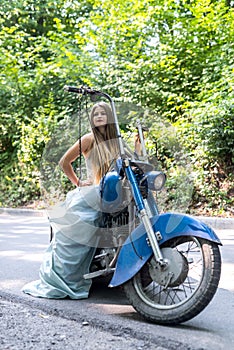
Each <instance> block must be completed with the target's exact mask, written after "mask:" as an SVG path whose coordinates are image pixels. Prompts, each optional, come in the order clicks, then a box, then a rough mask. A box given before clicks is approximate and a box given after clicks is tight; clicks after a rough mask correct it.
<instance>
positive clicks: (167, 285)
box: [124, 236, 221, 325]
mask: <svg viewBox="0 0 234 350" xmlns="http://www.w3.org/2000/svg"><path fill="white" fill-rule="evenodd" d="M161 250H162V254H163V256H164V258H166V259H167V260H168V261H169V265H168V268H167V269H165V270H164V271H163V270H161V269H159V268H158V265H157V264H156V261H155V258H154V257H152V258H151V259H150V260H149V261H148V262H147V263H146V264H145V265H144V266H143V267H142V268H141V270H140V271H139V272H138V273H137V274H136V275H135V276H134V277H133V278H132V279H131V280H129V281H128V282H126V283H125V285H124V290H125V293H126V296H127V298H128V299H129V301H130V303H131V304H132V306H133V307H134V308H135V309H136V311H138V312H139V314H140V315H141V316H143V317H144V318H145V319H147V320H149V321H151V322H155V323H158V324H165V325H173V324H178V323H181V322H185V321H188V320H190V319H191V318H193V317H195V316H196V315H198V314H199V313H200V312H201V311H202V310H203V309H204V308H205V307H206V306H207V305H208V304H209V302H210V301H211V299H212V298H213V296H214V294H215V292H216V290H217V288H218V283H219V279H220V273H221V257H220V252H219V247H218V245H217V244H215V243H213V242H210V241H207V240H204V239H201V238H196V237H193V236H186V237H185V236H184V237H177V238H173V239H172V240H170V241H168V242H166V243H165V244H164V245H163V246H161Z"/></svg>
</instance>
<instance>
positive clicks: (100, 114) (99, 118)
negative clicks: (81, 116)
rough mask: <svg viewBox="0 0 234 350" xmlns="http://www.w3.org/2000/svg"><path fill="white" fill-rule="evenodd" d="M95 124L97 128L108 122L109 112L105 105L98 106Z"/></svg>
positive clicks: (95, 113) (94, 117) (94, 118)
mask: <svg viewBox="0 0 234 350" xmlns="http://www.w3.org/2000/svg"><path fill="white" fill-rule="evenodd" d="M93 124H94V126H95V127H96V128H99V127H100V126H105V125H106V124H107V114H106V111H105V109H104V108H103V107H100V106H98V107H96V108H95V110H94V113H93Z"/></svg>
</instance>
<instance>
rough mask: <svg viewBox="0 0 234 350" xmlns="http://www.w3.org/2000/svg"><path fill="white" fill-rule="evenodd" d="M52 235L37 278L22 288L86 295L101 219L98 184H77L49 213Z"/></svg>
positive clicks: (57, 296) (76, 296)
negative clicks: (86, 277) (87, 278)
mask: <svg viewBox="0 0 234 350" xmlns="http://www.w3.org/2000/svg"><path fill="white" fill-rule="evenodd" d="M49 217H50V224H51V226H52V229H53V233H54V236H53V239H52V241H51V243H50V245H49V247H48V248H47V250H46V251H45V254H44V258H43V262H42V264H41V267H40V271H39V277H40V279H39V280H37V281H33V282H30V283H28V284H26V285H25V286H24V287H23V289H22V291H23V292H24V293H27V294H30V295H32V296H34V297H42V298H55V299H60V298H65V297H70V298H71V299H83V298H87V297H88V295H89V289H90V287H91V280H85V279H84V278H83V275H84V274H86V273H88V272H89V267H90V263H91V261H92V258H93V255H94V251H95V247H96V246H97V241H98V237H97V230H98V225H99V220H100V197H99V190H98V186H87V187H80V188H76V189H75V190H73V191H70V192H69V193H68V194H67V197H66V200H65V202H64V203H63V204H60V205H58V206H57V207H54V208H53V210H52V211H51V212H50V214H49Z"/></svg>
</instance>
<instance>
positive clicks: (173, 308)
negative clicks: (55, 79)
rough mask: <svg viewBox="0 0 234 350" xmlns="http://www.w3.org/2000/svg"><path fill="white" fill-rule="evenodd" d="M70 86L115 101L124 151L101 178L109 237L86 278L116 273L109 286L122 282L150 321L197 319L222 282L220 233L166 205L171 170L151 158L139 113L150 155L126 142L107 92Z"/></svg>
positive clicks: (105, 236)
mask: <svg viewBox="0 0 234 350" xmlns="http://www.w3.org/2000/svg"><path fill="white" fill-rule="evenodd" d="M64 89H65V90H66V91H68V92H73V93H78V94H82V95H90V96H91V97H93V96H102V97H104V98H106V99H107V100H108V101H109V103H110V106H111V109H112V112H113V116H114V120H115V125H116V130H117V137H118V145H119V158H118V159H117V161H116V164H115V166H114V168H113V169H111V170H110V171H109V172H108V173H107V174H106V175H105V176H104V177H103V179H102V180H101V183H100V195H101V199H102V208H103V215H102V218H103V220H102V225H101V226H102V227H101V228H100V231H101V234H100V239H101V240H102V243H100V244H99V245H98V247H97V248H96V252H95V254H94V258H93V261H92V263H91V267H90V272H89V273H88V274H86V275H84V278H85V279H93V278H96V277H99V276H111V279H110V283H109V287H111V288H114V287H117V286H123V289H124V292H125V294H126V297H127V298H128V300H129V302H130V304H131V305H132V306H133V308H134V309H135V310H136V311H137V312H138V313H139V314H140V315H141V316H142V317H143V318H144V319H146V320H148V321H151V322H154V323H157V324H163V325H175V324H178V323H182V322H185V321H188V320H190V319H192V318H193V317H195V316H196V315H198V314H199V313H200V312H201V311H202V310H203V309H204V308H205V307H206V306H207V305H208V304H209V303H210V301H211V299H212V298H213V296H214V294H215V293H216V290H217V288H218V283H219V279H220V273H221V257H220V251H219V246H220V245H221V242H220V240H219V238H218V237H217V235H216V234H215V232H214V231H213V230H212V229H211V228H210V227H208V226H206V225H205V224H204V223H202V222H200V221H198V220H196V219H194V218H193V217H190V216H188V215H182V214H177V213H163V214H160V213H159V210H158V207H157V201H156V199H155V195H154V194H155V193H157V191H161V190H162V188H163V187H164V185H165V181H166V176H165V174H164V173H163V172H161V171H157V170H154V167H153V166H152V165H151V164H150V163H149V162H148V159H147V152H146V149H145V144H144V136H143V131H142V126H141V124H140V122H139V121H138V134H139V137H140V140H141V145H142V153H143V160H139V159H138V158H137V156H135V157H132V155H130V153H129V152H128V150H126V147H125V145H124V142H123V140H122V137H121V132H120V127H119V123H118V118H117V113H116V109H115V104H114V101H113V99H112V98H111V97H110V96H109V95H108V94H106V93H104V92H102V91H98V90H94V89H92V88H89V87H81V88H77V87H74V86H65V87H64ZM105 239H106V241H105Z"/></svg>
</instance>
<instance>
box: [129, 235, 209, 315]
mask: <svg viewBox="0 0 234 350" xmlns="http://www.w3.org/2000/svg"><path fill="white" fill-rule="evenodd" d="M167 247H168V246H167ZM171 247H172V248H173V249H175V250H176V251H177V252H178V255H179V254H181V255H183V257H184V258H185V259H186V261H187V266H188V272H187V276H185V277H184V278H181V284H179V283H178V284H179V285H178V284H176V285H175V286H170V282H169V285H168V287H167V288H165V287H164V286H163V285H160V281H157V280H154V278H153V277H154V276H153V277H152V276H151V275H150V269H152V266H153V264H152V263H150V262H149V263H148V264H146V265H145V268H144V269H142V270H141V271H140V272H139V273H138V275H137V276H135V279H137V280H139V279H140V281H141V282H140V283H136V285H137V290H138V294H139V295H140V296H141V298H142V299H144V301H145V302H147V303H148V304H149V305H151V306H153V307H157V308H158V307H159V308H160V307H163V308H165V307H172V306H173V307H174V306H176V305H178V304H181V303H184V302H186V301H187V300H188V299H189V298H191V297H192V296H193V294H194V293H195V291H196V290H197V289H198V288H199V285H200V283H201V280H202V276H203V253H202V248H201V245H200V243H199V241H198V240H197V239H196V238H190V237H188V240H187V241H185V239H183V240H181V239H176V240H174V241H173V242H172V243H171ZM184 258H183V259H184ZM145 276H147V277H145Z"/></svg>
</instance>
